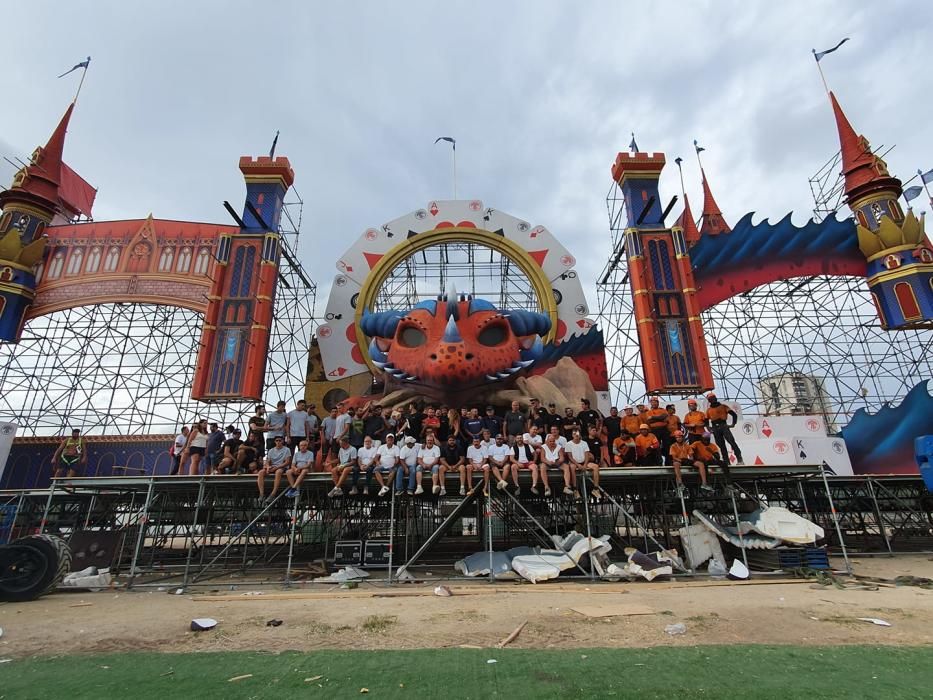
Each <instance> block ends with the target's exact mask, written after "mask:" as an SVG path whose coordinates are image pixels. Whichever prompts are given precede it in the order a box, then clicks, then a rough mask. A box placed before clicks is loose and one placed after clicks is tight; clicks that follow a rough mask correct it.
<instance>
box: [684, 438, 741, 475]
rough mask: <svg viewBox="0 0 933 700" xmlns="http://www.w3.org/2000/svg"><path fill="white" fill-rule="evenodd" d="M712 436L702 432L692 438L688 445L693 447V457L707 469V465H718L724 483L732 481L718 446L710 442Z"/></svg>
mask: <svg viewBox="0 0 933 700" xmlns="http://www.w3.org/2000/svg"><path fill="white" fill-rule="evenodd" d="M712 439H713V436H712V435H711V434H710V433H708V432H704V433H703V434H702V435H700V437H699V438H697V439H696V440H693V441H692V442H691V443H690V446H691V447H692V448H693V457H694V459H696V460H697V461H698V462H702V463H703V464H704V465H705V466H706V467H707V471H709V467H720V468H721V469H722V475H723V477H724V478H725V481H726V484H731V483H732V476H731V475H730V474H729V465H728V464H726V463H725V461H724V460H723V459H722V455H721V454H720V452H719V448H718V447H716V445H715V444H714V443H713V442H712Z"/></svg>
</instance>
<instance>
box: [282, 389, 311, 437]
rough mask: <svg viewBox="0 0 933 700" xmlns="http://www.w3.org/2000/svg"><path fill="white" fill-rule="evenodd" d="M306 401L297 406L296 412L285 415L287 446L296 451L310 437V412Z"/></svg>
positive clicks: (300, 401) (299, 402)
mask: <svg viewBox="0 0 933 700" xmlns="http://www.w3.org/2000/svg"><path fill="white" fill-rule="evenodd" d="M305 406H306V404H305V402H304V399H301V400H299V401H298V403H296V404H295V408H294V410H291V411H289V412H288V413H286V414H285V446H286V447H288V448H289V449H295V448H296V447H298V445H299V444H301V441H302V440H305V439H306V438H307V437H308V411H307V409H306V408H305Z"/></svg>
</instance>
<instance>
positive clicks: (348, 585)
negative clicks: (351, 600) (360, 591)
mask: <svg viewBox="0 0 933 700" xmlns="http://www.w3.org/2000/svg"><path fill="white" fill-rule="evenodd" d="M359 587H360V584H359V581H346V582H344V583H341V584H340V588H342V589H343V590H345V591H352V590H353V589H354V588H359Z"/></svg>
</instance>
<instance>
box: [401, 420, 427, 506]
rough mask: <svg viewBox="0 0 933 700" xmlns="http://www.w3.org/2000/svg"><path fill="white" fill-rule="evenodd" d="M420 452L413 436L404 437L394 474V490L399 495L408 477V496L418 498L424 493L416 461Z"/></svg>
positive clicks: (419, 447) (419, 466)
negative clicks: (416, 495)
mask: <svg viewBox="0 0 933 700" xmlns="http://www.w3.org/2000/svg"><path fill="white" fill-rule="evenodd" d="M409 415H410V414H409ZM420 452H421V445H419V444H418V442H417V440H415V436H414V435H406V436H405V444H404V445H402V447H401V449H400V450H399V453H398V459H399V463H398V465H399V469H398V471H397V472H396V473H395V490H396V491H397V492H398V493H401V492H402V490H403V489H404V488H405V477H406V476H407V477H408V495H409V496H414V495H415V494H418V495H419V496H420V495H421V494H422V493H424V489H423V488H422V487H421V464H420V462H419V461H418V455H419V453H420ZM416 487H417V490H416Z"/></svg>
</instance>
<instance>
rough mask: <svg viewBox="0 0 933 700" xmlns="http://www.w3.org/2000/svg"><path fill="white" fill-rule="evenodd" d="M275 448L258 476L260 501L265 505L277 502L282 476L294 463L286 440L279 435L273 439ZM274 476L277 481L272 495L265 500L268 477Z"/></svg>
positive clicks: (269, 452)
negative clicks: (269, 475)
mask: <svg viewBox="0 0 933 700" xmlns="http://www.w3.org/2000/svg"><path fill="white" fill-rule="evenodd" d="M272 444H273V447H272V449H270V450H269V451H268V452H266V461H265V463H264V464H263V466H262V469H260V470H259V472H258V473H257V474H256V486H257V488H258V489H259V500H260V501H262V502H263V503H264V504H268V503H271V502H272V501H274V500H275V495H276V494H277V493H278V492H279V484H281V483H282V476H283V475H284V474H285V472H286V470H287V469H288V467H289V465H290V464H291V462H292V453H291V450H289V449H288V448H287V447H285V438H284V437H283V436H282V435H278V436H276V437H274V438H272ZM268 474H274V475H275V479H274V481H273V482H272V493H270V494H269V498H268V499H264V498H263V496H265V490H266V475H268Z"/></svg>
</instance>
